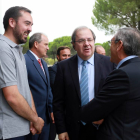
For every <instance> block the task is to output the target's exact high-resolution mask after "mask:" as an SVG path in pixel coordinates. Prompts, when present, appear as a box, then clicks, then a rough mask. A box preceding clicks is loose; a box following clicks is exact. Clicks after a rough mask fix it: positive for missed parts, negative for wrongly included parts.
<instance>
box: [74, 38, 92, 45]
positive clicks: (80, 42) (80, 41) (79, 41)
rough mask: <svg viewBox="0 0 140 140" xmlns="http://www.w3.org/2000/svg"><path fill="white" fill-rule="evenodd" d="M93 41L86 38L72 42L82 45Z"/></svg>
mask: <svg viewBox="0 0 140 140" xmlns="http://www.w3.org/2000/svg"><path fill="white" fill-rule="evenodd" d="M93 40H94V38H92V39H91V38H88V39H79V40H78V41H74V42H78V43H79V44H84V43H85V42H86V41H87V42H88V43H90V42H91V41H93Z"/></svg>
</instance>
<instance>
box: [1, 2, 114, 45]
mask: <svg viewBox="0 0 140 140" xmlns="http://www.w3.org/2000/svg"><path fill="white" fill-rule="evenodd" d="M94 4H95V0H39V1H38V0H24V1H21V0H0V34H3V33H4V29H3V23H2V22H3V16H4V14H5V11H6V10H7V9H8V8H10V7H12V6H24V7H26V8H29V9H30V10H31V11H32V17H33V27H32V32H31V33H30V36H31V35H32V34H34V33H36V32H41V33H44V34H46V35H47V36H48V38H49V41H50V42H51V41H53V40H54V39H56V38H59V37H62V36H71V35H72V32H73V31H74V29H75V28H77V27H79V26H87V27H89V28H90V29H92V30H93V32H94V33H95V35H96V42H95V43H103V42H106V41H108V40H110V39H111V38H112V36H113V35H110V36H109V35H105V31H104V30H102V31H101V30H99V29H97V28H96V27H95V26H94V25H93V24H92V20H91V17H92V16H93V13H92V10H93V6H94Z"/></svg>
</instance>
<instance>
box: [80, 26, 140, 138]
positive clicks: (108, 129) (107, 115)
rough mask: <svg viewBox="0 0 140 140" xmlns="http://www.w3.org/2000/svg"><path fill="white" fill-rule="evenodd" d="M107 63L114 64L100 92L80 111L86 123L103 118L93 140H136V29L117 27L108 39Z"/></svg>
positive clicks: (139, 81)
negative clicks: (115, 32) (116, 30)
mask: <svg viewBox="0 0 140 140" xmlns="http://www.w3.org/2000/svg"><path fill="white" fill-rule="evenodd" d="M110 49H111V62H114V63H116V64H118V65H117V68H116V70H114V71H113V72H112V73H110V75H109V76H108V78H107V79H106V81H105V84H104V86H103V88H102V90H101V91H100V93H99V94H98V95H97V96H96V98H94V99H93V100H92V101H91V102H89V103H88V104H87V105H85V106H83V107H82V109H81V112H80V115H79V116H81V117H80V119H79V120H82V121H84V122H86V123H88V122H92V121H96V120H99V119H103V118H104V122H103V124H102V125H101V126H100V127H99V134H98V135H97V140H139V139H140V109H139V106H140V58H139V57H138V55H139V54H140V32H139V31H138V30H137V29H134V28H123V29H120V30H119V31H118V32H117V34H116V35H115V36H114V37H113V38H112V40H111V48H110Z"/></svg>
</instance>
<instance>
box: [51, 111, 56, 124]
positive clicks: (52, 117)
mask: <svg viewBox="0 0 140 140" xmlns="http://www.w3.org/2000/svg"><path fill="white" fill-rule="evenodd" d="M51 119H52V123H55V121H54V116H53V112H52V113H51Z"/></svg>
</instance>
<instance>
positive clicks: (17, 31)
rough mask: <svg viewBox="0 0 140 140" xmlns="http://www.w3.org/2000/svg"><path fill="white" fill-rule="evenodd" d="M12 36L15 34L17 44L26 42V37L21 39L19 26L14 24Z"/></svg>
mask: <svg viewBox="0 0 140 140" xmlns="http://www.w3.org/2000/svg"><path fill="white" fill-rule="evenodd" d="M14 36H15V38H16V40H17V42H18V44H22V43H26V41H27V38H25V39H22V34H20V33H19V27H18V26H16V27H15V29H14Z"/></svg>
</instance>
